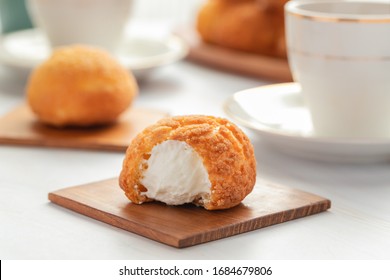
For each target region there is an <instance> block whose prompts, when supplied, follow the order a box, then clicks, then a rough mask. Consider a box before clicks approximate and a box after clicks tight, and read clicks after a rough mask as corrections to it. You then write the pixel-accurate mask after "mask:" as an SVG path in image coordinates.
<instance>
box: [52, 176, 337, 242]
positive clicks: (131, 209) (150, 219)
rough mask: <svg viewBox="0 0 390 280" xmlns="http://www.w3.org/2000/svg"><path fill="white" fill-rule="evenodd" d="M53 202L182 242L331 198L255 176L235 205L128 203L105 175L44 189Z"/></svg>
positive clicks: (313, 208) (266, 221)
mask: <svg viewBox="0 0 390 280" xmlns="http://www.w3.org/2000/svg"><path fill="white" fill-rule="evenodd" d="M49 200H50V201H51V202H53V203H56V204H58V205H61V206H63V207H65V208H68V209H71V210H73V211H76V212H78V213H81V214H83V215H86V216H89V217H91V218H94V219H96V220H99V221H102V222H105V223H107V224H110V225H113V226H116V227H119V228H122V229H125V230H127V231H130V232H133V233H136V234H139V235H141V236H144V237H147V238H150V239H153V240H155V241H158V242H161V243H165V244H167V245H171V246H174V247H178V248H182V247H188V246H193V245H197V244H201V243H205V242H208V241H212V240H217V239H221V238H225V237H229V236H232V235H236V234H240V233H244V232H248V231H252V230H255V229H260V228H263V227H267V226H270V225H274V224H278V223H283V222H287V221H290V220H293V219H297V218H301V217H305V216H308V215H312V214H316V213H320V212H322V211H325V210H327V209H329V208H330V205H331V202H330V200H328V199H326V198H323V197H320V196H317V195H314V194H310V193H307V192H303V191H300V190H297V189H292V188H288V187H283V186H277V185H274V184H270V183H265V182H263V181H261V180H260V179H258V180H257V183H256V186H255V188H254V191H253V192H252V193H251V194H249V195H248V196H247V197H246V198H245V200H244V201H243V202H242V203H241V204H240V205H238V206H236V207H233V208H231V209H228V210H218V211H207V210H204V209H203V208H201V207H196V206H192V205H184V206H167V205H165V204H162V203H158V202H151V203H145V204H142V205H136V204H133V203H131V202H130V201H129V200H128V199H127V198H126V196H125V195H124V193H123V191H122V190H121V189H120V187H119V185H118V179H117V178H113V179H108V180H104V181H100V182H93V183H90V184H86V185H81V186H75V187H70V188H65V189H61V190H58V191H55V192H52V193H49Z"/></svg>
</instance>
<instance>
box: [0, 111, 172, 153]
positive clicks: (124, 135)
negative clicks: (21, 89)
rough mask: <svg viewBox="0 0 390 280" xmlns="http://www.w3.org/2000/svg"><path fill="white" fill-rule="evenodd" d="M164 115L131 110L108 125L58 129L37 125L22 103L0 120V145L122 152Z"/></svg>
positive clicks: (156, 112) (165, 114) (158, 112)
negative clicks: (114, 122)
mask: <svg viewBox="0 0 390 280" xmlns="http://www.w3.org/2000/svg"><path fill="white" fill-rule="evenodd" d="M167 115H168V114H167V113H164V112H160V111H154V110H151V109H142V108H132V109H129V110H128V111H126V112H125V113H124V114H123V115H122V116H121V118H120V119H119V121H118V122H117V123H116V124H114V125H112V126H106V127H95V128H88V129H85V128H83V129H80V128H79V129H77V128H66V129H58V128H53V127H49V126H46V125H43V124H41V123H40V122H38V121H37V120H36V118H35V116H34V115H33V113H32V112H31V110H30V109H29V107H28V106H27V104H23V105H21V106H19V107H17V108H16V109H14V110H13V111H11V112H9V113H8V114H6V115H5V116H3V117H2V118H0V144H11V145H27V146H43V147H63V148H80V149H98V150H108V151H125V150H126V149H127V147H128V145H129V144H130V141H131V140H132V139H133V138H134V137H135V136H136V135H137V134H138V133H139V132H141V131H142V130H143V129H144V128H145V127H146V126H148V125H150V124H153V123H155V122H156V121H158V120H159V119H161V118H163V117H165V116H167Z"/></svg>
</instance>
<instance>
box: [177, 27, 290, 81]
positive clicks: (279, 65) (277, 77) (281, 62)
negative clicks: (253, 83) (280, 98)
mask: <svg viewBox="0 0 390 280" xmlns="http://www.w3.org/2000/svg"><path fill="white" fill-rule="evenodd" d="M175 33H176V34H177V35H178V36H179V37H181V38H182V39H183V40H184V41H185V42H186V43H187V44H188V45H189V53H188V55H187V59H188V60H191V61H194V62H198V63H201V64H205V65H208V66H212V67H216V68H219V69H222V70H228V71H232V72H235V73H238V74H242V75H249V76H253V77H257V78H261V79H267V80H270V81H275V82H291V81H292V75H291V72H290V68H289V65H288V61H287V59H281V58H274V57H269V56H261V55H257V54H251V53H245V52H240V51H235V50H231V49H227V48H223V47H219V46H215V45H211V44H206V43H204V42H202V40H201V39H200V38H199V36H198V34H197V32H196V30H194V29H192V28H189V27H182V28H177V29H176V30H175Z"/></svg>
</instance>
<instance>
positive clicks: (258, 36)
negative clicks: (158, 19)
mask: <svg viewBox="0 0 390 280" xmlns="http://www.w3.org/2000/svg"><path fill="white" fill-rule="evenodd" d="M287 1H288V0H208V1H207V2H206V3H205V4H204V5H203V7H201V9H200V11H199V13H198V16H197V30H198V33H199V34H200V37H201V38H202V40H203V41H204V42H206V43H210V44H215V45H218V46H222V47H226V48H231V49H234V50H239V51H244V52H250V53H256V54H261V55H267V56H274V57H282V58H285V57H287V54H286V43H285V35H284V34H285V32H284V4H285V3H286V2H287Z"/></svg>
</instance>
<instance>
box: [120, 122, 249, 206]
mask: <svg viewBox="0 0 390 280" xmlns="http://www.w3.org/2000/svg"><path fill="white" fill-rule="evenodd" d="M255 181H256V159H255V156H254V151H253V146H252V144H251V143H250V141H249V139H248V137H247V136H246V135H245V134H244V133H243V132H242V131H241V130H240V129H239V128H238V127H237V126H236V125H234V124H233V123H231V122H229V121H228V120H225V119H222V118H217V117H212V116H200V115H193V116H177V117H171V118H165V119H162V120H160V121H159V122H157V123H156V124H154V125H152V126H150V127H148V128H146V129H145V130H144V131H143V132H141V133H140V134H139V135H138V136H137V137H136V138H135V139H134V140H133V141H132V142H131V144H130V145H129V147H128V149H127V152H126V156H125V159H124V161H123V168H122V171H121V174H120V177H119V184H120V186H121V188H122V189H123V190H124V192H125V194H126V196H127V197H128V198H129V199H130V200H131V201H132V202H133V203H136V204H142V203H144V202H148V201H154V200H155V201H160V202H164V203H166V204H168V205H180V204H185V203H193V204H195V205H198V206H202V207H204V208H205V209H207V210H217V209H227V208H231V207H233V206H236V205H238V204H239V203H240V202H241V201H242V200H243V199H244V198H245V197H246V196H247V195H248V194H249V193H250V192H251V191H252V189H253V187H254V184H255Z"/></svg>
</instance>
